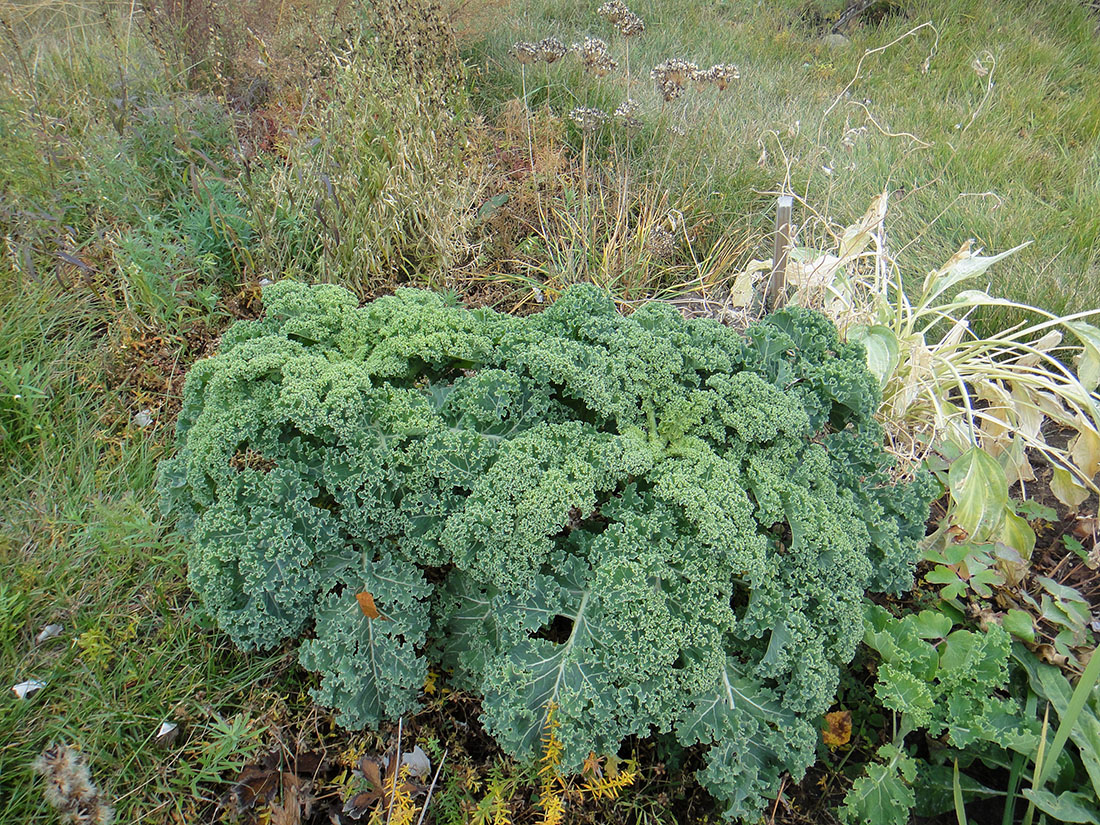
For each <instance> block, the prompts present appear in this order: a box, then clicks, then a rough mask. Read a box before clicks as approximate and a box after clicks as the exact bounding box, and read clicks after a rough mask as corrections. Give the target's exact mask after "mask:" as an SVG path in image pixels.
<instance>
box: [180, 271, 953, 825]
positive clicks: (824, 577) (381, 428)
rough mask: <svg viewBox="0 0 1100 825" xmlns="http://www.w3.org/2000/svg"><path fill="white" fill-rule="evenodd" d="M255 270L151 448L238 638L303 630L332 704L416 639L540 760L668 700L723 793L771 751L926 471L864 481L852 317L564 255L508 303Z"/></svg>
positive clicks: (752, 799)
mask: <svg viewBox="0 0 1100 825" xmlns="http://www.w3.org/2000/svg"><path fill="white" fill-rule="evenodd" d="M264 301H265V304H266V306H267V315H266V317H265V318H264V319H262V320H259V321H243V322H239V323H238V324H236V325H235V326H234V327H233V328H232V329H231V330H229V331H228V332H227V333H226V335H225V337H224V338H223V342H222V348H221V352H220V354H218V355H217V356H215V357H213V358H211V359H209V360H206V361H203V362H201V363H199V364H197V365H195V367H194V368H193V369H192V371H191V374H190V376H189V378H188V382H187V386H186V390H185V400H184V406H183V411H182V413H181V415H180V419H179V440H180V450H179V452H178V453H177V455H176V456H175V457H174V458H172V459H170V460H168V461H166V462H165V463H164V465H163V467H162V473H161V480H160V484H161V490H162V493H163V500H164V505H165V510H166V513H168V514H170V515H173V516H175V517H176V518H177V519H178V521H179V524H180V527H181V529H182V530H183V531H184V532H185V533H186V534H187V536H188V537H189V539H190V563H191V583H192V585H193V587H194V588H195V590H196V591H197V592H198V594H199V595H200V596H201V597H202V599H203V601H204V603H205V605H206V607H207V609H208V610H209V611H210V612H211V614H212V615H213V616H214V617H215V619H217V621H218V623H219V625H220V626H221V627H222V628H223V629H224V630H225V631H226V632H227V633H229V634H230V636H231V637H232V638H233V639H234V641H235V642H236V643H237V644H238V645H240V646H241V647H242V648H245V649H251V648H270V647H273V646H276V645H279V644H282V643H284V642H286V641H288V640H291V639H295V638H298V637H300V636H301V635H302V634H303V633H304V634H306V635H307V636H308V640H307V641H305V642H303V643H302V645H301V661H302V663H303V664H304V665H305V666H306V667H308V668H310V669H311V670H315V671H318V672H319V673H320V674H321V682H320V687H319V689H318V690H317V691H315V694H314V695H315V696H316V698H317V699H318V701H320V702H322V703H324V704H328V705H331V706H333V707H335V708H336V709H337V710H338V712H339V714H340V720H341V721H342V722H343V723H344V724H346V725H349V726H353V727H358V726H364V725H372V724H376V723H377V722H378V721H379V720H380V719H382V718H389V719H392V718H394V717H395V716H397V715H399V714H402V713H406V712H408V711H409V710H410V709H411V708H412V707H413V706H414V705H415V702H416V697H417V694H418V690H419V688H420V687H421V686H422V682H423V678H424V675H425V673H426V669H427V667H428V665H429V664H431V663H438V664H441V665H443V666H445V667H447V668H449V669H451V670H452V671H453V678H454V681H455V682H456V683H457V684H459V685H460V686H461V687H463V688H466V689H469V690H472V691H475V692H477V693H480V694H481V695H482V696H484V703H483V707H484V713H485V723H486V726H487V728H488V729H489V730H490V731H491V732H492V733H493V735H494V736H496V737H497V739H498V741H499V742H500V743H501V745H502V746H503V747H504V748H505V749H506V750H507V751H509V752H510V753H512V754H514V755H516V756H519V757H526V756H530V755H533V754H534V753H536V752H537V750H538V746H539V740H540V736H541V734H542V732H543V726H544V722H545V719H546V713H547V707H548V705H549V703H551V702H553V703H554V704H555V705H556V706H557V708H558V719H559V720H560V721H561V727H560V729H559V731H558V735H559V738H560V739H561V741H562V743H563V745H564V753H563V768H564V769H570V768H575V767H576V766H578V765H579V764H580V762H581V761H582V760H583V758H584V757H585V755H587V754H588V753H589V752H590V751H595V752H608V751H613V750H616V749H617V748H618V745H619V743H620V742H621V741H622V739H623V738H624V737H626V736H629V735H638V736H646V735H649V734H651V733H654V732H673V733H674V734H675V736H676V737H677V739H678V740H679V742H681V743H682V744H683V745H684V746H691V745H694V744H697V743H703V744H704V745H707V746H710V747H709V757H708V763H707V767H706V769H705V772H704V775H703V779H704V781H705V782H706V784H707V786H708V787H709V788H710V789H711V790H712V791H713V792H714V794H715V795H716V796H718V797H719V798H721V799H722V800H724V802H725V803H726V805H727V809H728V813H729V816H730V817H731V818H736V817H753V816H755V815H756V814H757V813H758V812H759V811H760V809H761V805H762V804H763V800H764V799H765V797H767V796H768V795H774V793H775V790H776V788H777V787H778V785H779V777H780V774H781V773H782V772H784V771H790V772H791V773H792V774H794V775H796V776H800V775H801V774H802V772H803V771H804V770H805V768H806V767H807V766H808V765H809V764H810V763H811V762H812V760H813V758H814V752H815V743H816V737H817V732H816V725H817V720H818V717H819V715H820V714H821V713H822V712H823V711H824V710H825V709H826V708H827V706H828V705H829V703H830V701H831V699H832V697H833V695H834V693H835V689H836V684H837V678H838V669H839V668H840V667H843V666H844V665H845V664H846V663H848V662H849V661H850V660H851V658H852V656H853V653H854V651H855V648H856V645H857V644H858V643H859V641H860V639H861V637H862V622H861V610H862V607H861V604H862V601H861V600H862V598H863V595H864V592H865V591H866V590H867V589H868V588H873V589H876V590H890V591H900V590H904V589H905V588H907V587H908V586H909V584H910V580H911V579H910V577H911V573H912V568H913V565H914V563H915V561H916V558H917V547H916V540H917V539H918V538H919V537H920V536H921V535H922V525H923V523H924V520H925V517H926V515H927V507H928V501H929V498H930V497H931V494H932V485H931V483H930V482H929V481H928V480H927V479H926V478H924V477H921V478H919V479H918V481H916V482H913V483H907V484H894V483H892V482H891V479H890V475H889V472H890V469H891V468H890V462H889V460H888V459H887V457H886V456H885V454H884V453H883V451H882V449H881V440H882V438H881V431H880V429H879V427H878V426H877V425H876V424H875V423H874V421H873V419H872V414H873V412H874V410H875V406H876V403H877V401H878V395H877V384H876V382H875V380H874V378H873V377H872V376H871V375H870V374H869V373H868V371H867V369H866V367H865V365H864V356H863V352H862V350H861V349H860V348H859V347H858V346H853V345H850V344H843V343H841V342H840V341H839V339H838V337H837V334H836V331H835V330H834V329H833V327H832V326H831V325H830V324H829V322H828V321H826V320H825V319H824V318H823V317H822V316H820V315H818V314H815V313H813V312H810V311H807V310H801V309H790V310H784V311H781V312H778V313H776V314H774V315H772V316H770V317H769V318H767V319H765V320H764V321H762V322H760V323H758V324H756V325H755V326H753V327H751V328H750V329H749V331H748V334H747V337H742V336H740V335H738V334H737V333H735V332H733V331H732V330H729V329H727V328H725V327H722V326H721V325H719V324H717V323H715V322H712V321H709V320H684V319H683V318H682V317H681V316H680V315H679V314H678V313H677V312H676V311H675V310H674V309H672V308H671V307H669V306H667V305H663V304H657V303H654V304H650V305H648V306H645V307H643V308H641V309H639V310H637V311H636V312H635V313H634V314H633V315H631V316H630V317H623V316H621V315H620V314H619V313H618V312H617V311H616V309H615V306H614V304H613V303H612V301H611V300H610V299H609V298H608V297H607V296H606V295H604V294H603V293H602V292H600V291H598V290H597V289H595V288H594V287H589V286H578V287H574V288H572V289H570V290H569V291H568V292H566V293H565V294H564V295H563V296H562V297H561V299H560V300H559V301H557V303H555V304H554V305H553V306H551V307H550V308H549V309H547V310H546V311H545V312H543V313H542V314H540V315H536V316H532V317H529V318H517V317H512V316H507V315H500V314H497V313H494V312H491V311H485V310H474V311H469V310H465V309H462V308H459V307H455V306H452V305H449V304H448V302H447V301H446V300H445V299H443V298H441V297H439V296H436V295H433V294H430V293H425V292H418V291H412V290H405V291H399V292H398V293H397V294H396V295H394V296H392V297H386V298H381V299H379V300H376V301H374V302H373V303H371V304H369V305H367V306H364V307H357V306H356V302H355V299H354V298H353V297H352V296H351V295H350V293H348V292H345V291H343V290H341V289H339V288H336V287H333V286H315V287H306V286H302V285H299V284H296V283H291V282H283V283H279V284H275V285H273V286H270V287H268V288H267V289H266V290H265V292H264ZM362 592H367V593H370V594H371V595H372V597H373V599H374V603H375V605H376V606H377V609H378V611H380V613H381V614H382V615H380V616H378V617H377V618H371V617H370V616H369V615H366V613H365V612H364V611H363V610H361V609H360V608H359V605H358V603H357V600H356V598H355V596H356V594H358V593H362Z"/></svg>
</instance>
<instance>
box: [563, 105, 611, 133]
mask: <svg viewBox="0 0 1100 825" xmlns="http://www.w3.org/2000/svg"><path fill="white" fill-rule="evenodd" d="M569 118H570V119H571V120H572V121H573V122H574V123H576V124H577V125H578V126H580V127H581V131H583V132H591V131H594V130H595V129H598V128H599V127H600V126H602V125H603V124H604V123H605V122H606V121H607V113H606V112H602V111H600V110H599V109H589V108H588V107H586V106H578V107H577V108H576V109H573V110H572V111H571V112H570V113H569Z"/></svg>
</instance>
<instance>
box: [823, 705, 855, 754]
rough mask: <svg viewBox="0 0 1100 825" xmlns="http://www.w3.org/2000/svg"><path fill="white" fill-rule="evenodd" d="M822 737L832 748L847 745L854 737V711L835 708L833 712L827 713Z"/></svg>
mask: <svg viewBox="0 0 1100 825" xmlns="http://www.w3.org/2000/svg"><path fill="white" fill-rule="evenodd" d="M821 738H822V739H823V740H825V744H826V745H828V746H829V747H830V748H835V747H837V746H838V745H847V744H848V742H849V740H851V738H852V712H851V711H850V710H835V711H833V712H832V713H826V714H825V729H824V730H822V731H821Z"/></svg>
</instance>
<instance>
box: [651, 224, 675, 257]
mask: <svg viewBox="0 0 1100 825" xmlns="http://www.w3.org/2000/svg"><path fill="white" fill-rule="evenodd" d="M645 250H646V252H648V253H649V254H650V255H652V256H653V257H654V258H661V259H664V258H670V257H672V254H673V253H674V252H675V251H676V239H675V238H674V237H673V236H672V233H671V232H669V231H668V229H667V228H665V227H664V226H662V225H661V224H658V225H657V226H654V227H653V228H652V229H650V230H649V235H648V237H646V239H645Z"/></svg>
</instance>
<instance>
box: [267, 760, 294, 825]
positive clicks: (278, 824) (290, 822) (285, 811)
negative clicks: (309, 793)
mask: <svg viewBox="0 0 1100 825" xmlns="http://www.w3.org/2000/svg"><path fill="white" fill-rule="evenodd" d="M282 779H283V797H282V800H281V804H280V803H278V802H272V803H271V805H270V806H269V810H270V811H271V819H270V820H269V822H270V825H302V805H301V802H300V801H299V799H298V792H299V789H300V788H301V786H302V783H301V780H300V779H298V777H297V776H295V775H294V774H292V773H287V772H285V771H284V772H283V775H282Z"/></svg>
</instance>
